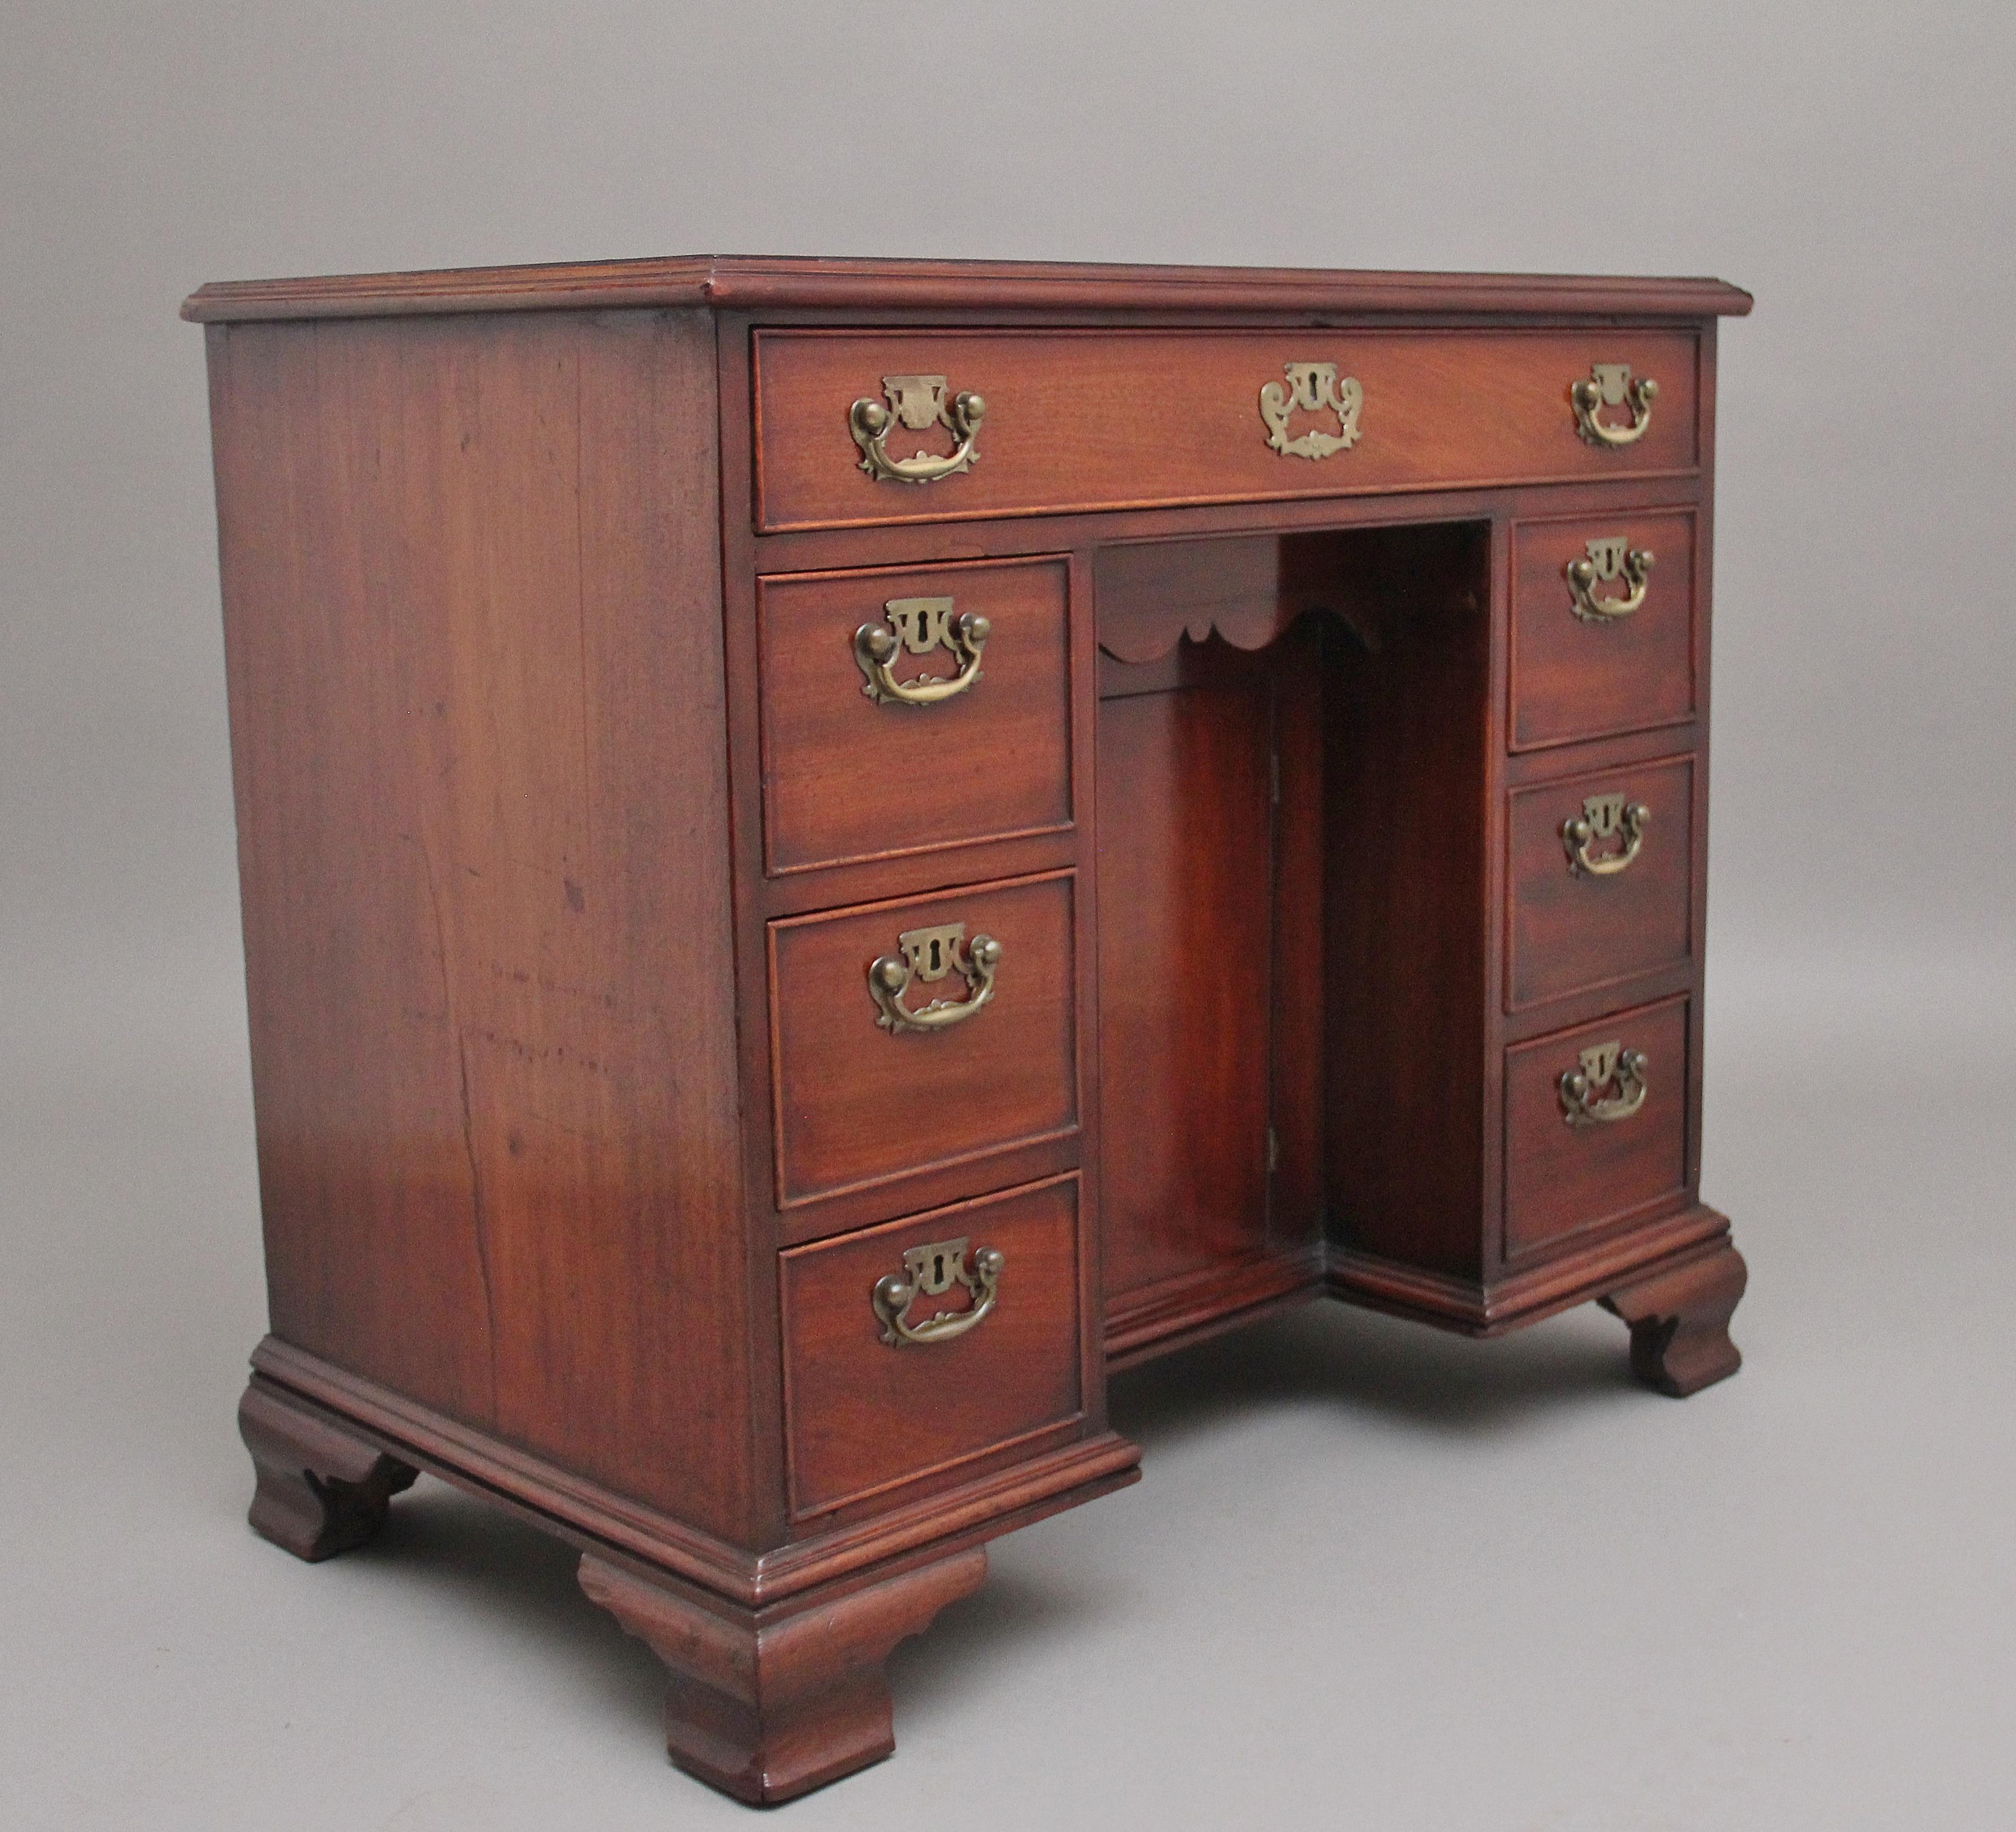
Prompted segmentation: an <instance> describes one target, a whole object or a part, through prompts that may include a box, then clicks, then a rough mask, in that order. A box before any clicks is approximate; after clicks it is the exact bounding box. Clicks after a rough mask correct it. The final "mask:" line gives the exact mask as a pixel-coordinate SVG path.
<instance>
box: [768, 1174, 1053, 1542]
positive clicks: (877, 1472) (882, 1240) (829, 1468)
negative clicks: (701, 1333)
mask: <svg viewBox="0 0 2016 1832" xmlns="http://www.w3.org/2000/svg"><path fill="white" fill-rule="evenodd" d="M948 1240H966V1241H967V1242H968V1243H969V1248H968V1253H967V1264H968V1268H969V1270H970V1267H971V1262H972V1258H973V1256H974V1255H975V1254H978V1253H980V1252H981V1251H983V1250H985V1249H988V1248H991V1249H992V1250H993V1251H995V1252H997V1253H999V1254H1001V1255H1002V1256H1003V1261H1004V1262H1005V1263H1004V1264H1003V1267H1002V1269H1001V1272H1000V1274H999V1283H998V1285H997V1288H996V1296H995V1302H994V1305H993V1308H992V1309H990V1310H989V1311H988V1312H987V1314H986V1315H985V1316H983V1317H981V1319H980V1320H979V1322H978V1323H975V1324H974V1325H972V1326H970V1328H969V1329H967V1330H965V1331H964V1332H963V1334H958V1335H956V1336H952V1337H947V1338H945V1340H943V1341H927V1342H905V1341H895V1342H891V1341H888V1340H887V1339H886V1336H885V1333H884V1325H883V1323H882V1321H881V1319H880V1318H879V1317H878V1316H877V1313H876V1311H875V1309H874V1307H873V1303H872V1301H871V1300H872V1297H873V1293H874V1290H875V1287H876V1286H877V1283H879V1282H880V1280H882V1279H884V1277H886V1276H889V1275H891V1274H900V1273H902V1272H903V1271H904V1269H905V1265H904V1258H903V1256H904V1254H905V1252H906V1251H908V1250H909V1249H911V1248H913V1247H925V1246H928V1245H931V1244H934V1243H938V1242H942V1241H948ZM976 1303H977V1299H976V1298H974V1295H973V1294H972V1293H971V1292H970V1291H969V1290H967V1289H966V1288H964V1287H961V1286H957V1285H955V1286H954V1287H952V1290H949V1291H948V1292H946V1293H944V1294H941V1295H939V1296H938V1297H935V1298H934V1297H931V1296H928V1295H923V1294H920V1295H919V1296H918V1297H917V1298H916V1299H915V1301H914V1302H913V1308H912V1310H911V1312H910V1314H909V1316H908V1317H907V1318H906V1319H905V1320H906V1322H908V1323H909V1324H911V1325H913V1326H914V1325H916V1324H920V1323H923V1322H924V1321H925V1320H926V1319H929V1318H931V1317H933V1316H937V1315H939V1314H941V1313H946V1314H954V1313H958V1312H970V1311H971V1310H972V1309H973V1308H974V1305H975V1304H976ZM783 1337H784V1424H785V1431H786V1433H787V1438H788V1441H789V1446H790V1451H789V1459H788V1470H789V1478H790V1496H791V1513H792V1517H793V1518H794V1520H798V1521H808V1520H812V1519H814V1518H815V1517H818V1516H819V1515H822V1514H831V1513H835V1512H837V1511H838V1510H841V1509H843V1508H846V1507H848V1506H851V1505H854V1504H855V1503H859V1502H861V1501H862V1500H863V1499H866V1498H868V1497H870V1496H874V1495H883V1494H884V1493H886V1492H888V1491H890V1490H892V1489H894V1488H896V1487H898V1485H902V1484H905V1483H914V1482H918V1481H928V1480H930V1479H931V1478H933V1477H942V1476H943V1475H945V1474H946V1473H947V1472H949V1471H952V1470H961V1469H964V1468H967V1467H969V1466H970V1465H971V1464H972V1463H974V1461H975V1460H976V1459H980V1458H982V1457H985V1456H988V1455H990V1454H991V1453H998V1452H1002V1451H1003V1450H1006V1449H1010V1448H1011V1447H1027V1446H1028V1445H1030V1444H1031V1443H1032V1442H1033V1441H1035V1440H1036V1439H1037V1438H1039V1437H1043V1438H1048V1439H1049V1440H1052V1441H1053V1440H1054V1439H1055V1438H1056V1435H1057V1431H1058V1430H1059V1428H1060V1427H1066V1426H1070V1425H1074V1424H1075V1423H1077V1422H1078V1418H1079V1416H1080V1415H1081V1413H1082V1411H1083V1409H1084V1402H1085V1396H1084V1394H1083V1391H1082V1388H1081V1386H1080V1382H1079V1377H1078V1179H1076V1178H1075V1177H1064V1178H1059V1179H1057V1180H1055V1181H1054V1182H1049V1183H1046V1184H1041V1185H1039V1186H1037V1187H1036V1188H1035V1189H1033V1190H1016V1191H1011V1192H1010V1193H1007V1194H1005V1195H1000V1196H990V1197H983V1198H981V1200H977V1201H974V1202H964V1203H957V1204H953V1205H952V1206H951V1207H949V1208H939V1209H932V1210H930V1211H927V1212H926V1213H925V1214H923V1215H912V1216H908V1217H906V1218H905V1219H903V1220H902V1221H898V1222H889V1223H888V1224H887V1225H886V1226H883V1227H880V1228H866V1229H860V1230H859V1231H858V1232H856V1233H851V1234H848V1235H844V1236H842V1237H841V1238H840V1239H838V1240H827V1241H821V1242H819V1244H816V1245H814V1246H810V1247H797V1248H794V1249H793V1250H792V1251H790V1252H788V1253H787V1254H785V1255H784V1256H783Z"/></svg>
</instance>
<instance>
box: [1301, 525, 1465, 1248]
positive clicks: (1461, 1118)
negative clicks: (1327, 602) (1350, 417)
mask: <svg viewBox="0 0 2016 1832" xmlns="http://www.w3.org/2000/svg"><path fill="white" fill-rule="evenodd" d="M1338 545H1339V549H1340V552H1339V553H1338V554H1337V557H1336V558H1335V559H1334V560H1333V562H1332V563H1333V565H1334V567H1335V569H1336V573H1337V579H1338V583H1339V586H1340V588H1342V589H1348V592H1349V594H1350V596H1349V599H1348V616H1349V617H1350V619H1351V622H1352V627H1353V628H1355V632H1356V635H1355V639H1340V640H1339V641H1338V642H1337V643H1336V644H1335V646H1334V648H1333V650H1332V651H1331V657H1332V663H1333V667H1332V672H1331V675H1330V680H1329V687H1330V691H1329V692H1328V693H1327V696H1326V700H1325V716H1326V718H1327V723H1328V736H1329V750H1328V765H1327V777H1326V783H1325V797H1326V801H1327V808H1326V815H1325V826H1326V831H1325V846H1324V860H1325V864H1324V872H1325V876H1324V884H1323V897H1324V904H1323V923H1324V928H1325V931H1326V934H1327V945H1326V948H1325V960H1326V962H1327V972H1326V974H1325V979H1324V985H1323V990H1322V996H1323V1001H1324V1008H1325V1012H1326V1024H1325V1028H1326V1033H1327V1038H1328V1040H1329V1052H1330V1063H1331V1064H1332V1067H1331V1071H1330V1073H1329V1074H1327V1076H1326V1078H1325V1082H1324V1122H1325V1145H1326V1155H1327V1179H1328V1184H1329V1189H1330V1240H1331V1241H1332V1243H1333V1244H1334V1245H1335V1246H1337V1247H1341V1248H1346V1249H1350V1250H1353V1251H1358V1252H1360V1253H1366V1254H1373V1255H1375V1256H1377V1257H1379V1258H1384V1259H1389V1260H1394V1261H1398V1262H1402V1263H1404V1264H1406V1265H1410V1266H1416V1267H1420V1268H1424V1269H1429V1270H1431V1271H1435V1272H1442V1273H1447V1274H1452V1275H1466V1274H1467V1275H1471V1276H1474V1275H1476V1274H1477V1272H1478V1271H1479V1269H1480V1268H1481V1265H1482V1263H1483V1254H1484V1242H1485V1238H1486V1236H1487V1233H1488V1229H1487V1226H1486V1222H1485V1218H1486V1215H1487V1214H1488V1212H1489V1198H1488V1179H1487V1178H1486V1174H1485V1164H1486V1152H1487V1146H1488V1139H1487V1132H1488V1128H1487V1126H1486V1125H1485V1123H1484V1121H1483V1113H1484V1108H1485V1101H1486V1092H1487V1081H1486V1069H1487V1053H1488V1048H1489V1003H1488V999H1489V992H1488V981H1487V970H1488V961H1489V946H1488V935H1489V929H1488V927H1487V923H1488V921H1489V908H1490V902H1489V894H1488V891H1487V887H1486V873H1487V869H1488V864H1489V857H1490V833H1491V822H1492V804H1491V801H1490V786H1489V784H1490V777H1489V758H1490V752H1491V736H1492V725H1491V719H1490V695H1489V678H1490V676H1489V666H1490V657H1491V643H1492V621H1493V620H1492V615H1491V586H1490V581H1489V552H1490V548H1489V540H1488V538H1487V535H1486V532H1485V531H1484V530H1481V529H1480V528H1478V527H1476V526H1474V524H1472V525H1466V524H1454V525H1447V524H1445V525H1441V526H1437V527H1426V528H1419V529H1406V530H1401V529H1395V530H1390V531H1377V532H1376V533H1368V534H1366V535H1364V536H1361V537H1359V538H1358V541H1357V542H1356V544H1355V545H1354V546H1352V548H1351V549H1348V551H1346V550H1343V544H1342V543H1341V542H1340V543H1339V544H1338Z"/></svg>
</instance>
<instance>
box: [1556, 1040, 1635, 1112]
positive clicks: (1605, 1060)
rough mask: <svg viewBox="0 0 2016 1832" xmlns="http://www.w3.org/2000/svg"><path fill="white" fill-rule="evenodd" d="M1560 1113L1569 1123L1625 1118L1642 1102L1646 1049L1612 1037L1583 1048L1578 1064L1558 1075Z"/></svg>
mask: <svg viewBox="0 0 2016 1832" xmlns="http://www.w3.org/2000/svg"><path fill="white" fill-rule="evenodd" d="M1606 1089H1607V1090H1608V1092H1604V1091H1605V1090H1606ZM1644 1104H1645V1053H1644V1052H1643V1050H1640V1049H1625V1047H1624V1046H1623V1044H1622V1043H1621V1042H1617V1041H1615V1040H1614V1039H1613V1040H1612V1041H1611V1042H1608V1043H1599V1044H1597V1046H1595V1047H1594V1048H1593V1049H1585V1050H1584V1051H1583V1052H1582V1061H1581V1065H1580V1067H1576V1068H1572V1069H1570V1070H1569V1071H1568V1072H1567V1073H1566V1074H1564V1075H1563V1076H1562V1077H1561V1117H1562V1118H1564V1119H1565V1120H1566V1121H1568V1124H1569V1125H1571V1126H1599V1125H1611V1124H1615V1122H1616V1121H1618V1120H1628V1119H1629V1118H1630V1117H1631V1116H1632V1115H1633V1114H1635V1113H1636V1111H1637V1110H1639V1108H1640V1107H1643V1105H1644Z"/></svg>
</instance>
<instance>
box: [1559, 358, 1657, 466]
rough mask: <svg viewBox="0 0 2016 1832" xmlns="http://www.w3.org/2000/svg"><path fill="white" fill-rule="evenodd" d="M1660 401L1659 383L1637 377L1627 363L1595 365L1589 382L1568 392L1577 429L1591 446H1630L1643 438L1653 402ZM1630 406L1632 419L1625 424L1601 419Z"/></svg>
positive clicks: (1591, 368)
mask: <svg viewBox="0 0 2016 1832" xmlns="http://www.w3.org/2000/svg"><path fill="white" fill-rule="evenodd" d="M1658 398H1659V384H1658V383H1657V382H1655V381H1654V380H1652V378H1651V376H1636V377H1634V376H1633V375H1632V373H1631V365H1630V364H1629V363H1628V362H1593V363H1591V364H1590V365H1589V380H1587V381H1586V382H1577V383H1575V386H1574V387H1571V389H1569V391H1568V399H1569V401H1571V403H1572V404H1573V405H1574V407H1575V430H1576V431H1577V432H1579V433H1580V434H1582V437H1584V438H1585V439H1586V440H1587V441H1589V444H1590V445H1631V444H1632V443H1633V441H1636V440H1639V439H1642V438H1643V437H1644V436H1645V429H1646V428H1647V427H1649V426H1650V425H1651V423H1652V403H1653V402H1654V401H1656V400H1658ZM1627 403H1629V406H1630V409H1631V417H1630V419H1628V420H1626V421H1625V422H1624V423H1622V425H1618V423H1615V422H1614V421H1610V420H1605V419H1602V418H1601V417H1600V416H1601V415H1602V412H1603V410H1604V409H1605V408H1607V407H1622V406H1624V405H1626V404H1627Z"/></svg>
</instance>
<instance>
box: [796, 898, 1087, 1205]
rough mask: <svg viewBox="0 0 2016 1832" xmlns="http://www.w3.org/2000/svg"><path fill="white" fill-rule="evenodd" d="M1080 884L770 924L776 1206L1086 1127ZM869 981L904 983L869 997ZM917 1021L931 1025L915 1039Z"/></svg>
mask: <svg viewBox="0 0 2016 1832" xmlns="http://www.w3.org/2000/svg"><path fill="white" fill-rule="evenodd" d="M1074 883H1075V880H1074V878H1073V876H1072V874H1071V873H1067V872H1066V873H1054V874H1052V875H1049V876H1043V877H1037V878H1024V879H1019V880H1009V881H1006V882H1003V883H997V884H984V885H977V886H975V887H972V888H970V889H966V890H960V891H945V892H943V893H941V894H938V895H936V896H933V897H928V898H912V899H908V900H905V901H903V902H891V903H881V904H873V905H863V906H862V907H860V908H858V909H851V910H842V911H839V912H834V913H833V914H830V915H825V916H801V917H794V918H791V919H789V920H783V921H779V922H774V923H772V924H771V925H770V930H769V936H770V1001H771V1024H772V1036H773V1042H774V1046H773V1049H772V1063H773V1071H772V1072H773V1075H774V1082H773V1085H772V1103H773V1112H774V1128H775V1136H776V1150H777V1200H778V1202H779V1206H781V1207H787V1208H788V1207H790V1206H791V1205H792V1204H797V1203H802V1202H808V1201H811V1200H814V1199H815V1198H817V1197H822V1196H830V1195H833V1194H837V1193H839V1192H840V1191H841V1190H851V1189H856V1188H859V1187H861V1186H863V1185H867V1184H873V1183H878V1182H887V1181H889V1180H891V1179H895V1178H898V1177H902V1176H904V1175H909V1174H912V1173H914V1172H920V1171H925V1170H931V1169H934V1168H937V1167H938V1166H941V1165H943V1164H950V1163H954V1162H958V1161H963V1160H967V1159H981V1158H985V1157H987V1156H988V1155H989V1154H993V1153H995V1152H999V1151H1004V1150H1009V1149H1010V1148H1012V1147H1013V1146H1018V1145H1025V1144H1028V1143H1031V1142H1033V1141H1035V1140H1037V1139H1046V1138H1052V1137H1054V1136H1057V1134H1059V1133H1060V1132H1067V1131H1068V1130H1070V1129H1071V1128H1075V1126H1076V1125H1078V1053H1077V1037H1076V1020H1075V1010H1076V986H1075V975H1076V965H1075V959H1076V951H1075V946H1074V934H1073V925H1074V923H1075V910H1074V901H1075V899H1074ZM990 940H991V941H993V942H994V943H996V944H998V945H999V950H1000V955H999V961H998V963H995V965H994V966H992V969H991V970H989V969H988V966H987V965H986V962H985V955H986V943H987V942H988V941H990ZM877 970H881V971H884V972H886V973H887V975H888V977H889V980H890V981H905V984H902V986H901V988H900V990H892V989H891V988H890V986H889V985H888V984H886V983H885V984H884V997H880V998H878V996H877V994H876V992H874V991H873V990H872V989H871V981H870V975H871V973H872V972H875V971H877ZM885 1000H886V1002H885ZM934 1006H936V1007H938V1010H933V1009H932V1008H933V1007H934ZM918 1017H922V1019H923V1023H924V1024H926V1025H927V1026H928V1027H931V1028H923V1029H916V1028H910V1026H911V1025H912V1024H913V1023H914V1022H915V1021H916V1019H917V1018H918Z"/></svg>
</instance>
